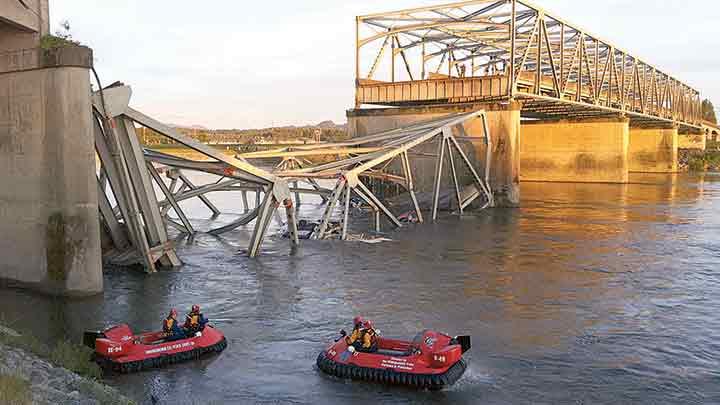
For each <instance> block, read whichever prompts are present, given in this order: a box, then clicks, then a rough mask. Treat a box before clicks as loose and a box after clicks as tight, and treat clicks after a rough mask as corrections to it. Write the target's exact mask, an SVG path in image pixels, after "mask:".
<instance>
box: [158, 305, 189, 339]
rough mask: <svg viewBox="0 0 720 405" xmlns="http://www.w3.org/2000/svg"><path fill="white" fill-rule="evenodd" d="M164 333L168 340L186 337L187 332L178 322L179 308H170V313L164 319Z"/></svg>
mask: <svg viewBox="0 0 720 405" xmlns="http://www.w3.org/2000/svg"><path fill="white" fill-rule="evenodd" d="M163 334H164V338H165V340H166V341H168V342H172V341H173V340H181V339H185V332H183V330H182V328H180V325H179V324H178V320H177V310H176V309H175V308H173V309H171V310H170V314H169V315H168V317H167V318H165V320H164V321H163Z"/></svg>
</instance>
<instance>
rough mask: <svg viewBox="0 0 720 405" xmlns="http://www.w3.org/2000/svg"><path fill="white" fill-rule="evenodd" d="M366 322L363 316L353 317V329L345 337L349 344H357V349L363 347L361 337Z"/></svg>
mask: <svg viewBox="0 0 720 405" xmlns="http://www.w3.org/2000/svg"><path fill="white" fill-rule="evenodd" d="M364 323H365V320H363V318H362V316H356V317H355V318H353V331H352V333H351V334H350V336H346V337H345V342H346V343H347V344H348V346H356V347H355V348H356V349H359V348H360V347H362V343H361V340H360V337H361V336H362V331H363V324H364Z"/></svg>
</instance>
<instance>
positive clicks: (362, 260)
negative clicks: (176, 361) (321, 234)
mask: <svg viewBox="0 0 720 405" xmlns="http://www.w3.org/2000/svg"><path fill="white" fill-rule="evenodd" d="M211 198H212V199H213V201H215V202H216V203H217V205H218V206H219V207H220V208H221V210H223V211H226V212H238V209H239V208H240V207H239V204H238V198H237V196H234V197H233V196H231V195H227V194H226V195H223V194H216V195H213V196H212V197H211ZM522 199H523V203H522V208H520V209H496V210H489V211H484V212H481V213H478V214H476V215H472V214H468V215H466V216H465V217H463V218H458V217H456V216H451V215H449V214H447V213H446V214H445V215H444V216H443V217H442V218H441V220H440V221H439V222H438V223H435V224H425V225H412V226H409V227H405V228H402V229H400V230H398V231H391V232H389V233H388V235H387V237H388V238H390V239H392V241H390V242H385V243H381V244H375V245H370V244H364V243H360V242H340V241H302V244H301V246H300V248H298V249H296V250H294V251H291V249H290V248H289V246H288V242H287V240H283V239H281V238H278V237H275V236H271V237H270V238H269V240H268V243H266V244H265V245H264V251H263V254H262V256H261V257H260V258H258V259H256V260H250V259H248V258H246V257H245V256H244V254H243V251H244V249H245V248H246V243H247V242H246V241H247V239H248V238H249V232H250V231H248V230H238V231H235V232H233V233H231V234H228V235H225V236H224V237H223V238H218V237H213V236H209V235H207V234H199V235H198V236H196V237H195V238H194V239H193V240H191V241H188V240H184V241H181V242H180V244H179V246H178V252H179V254H180V256H181V258H182V260H183V261H184V262H185V266H184V267H182V268H181V269H180V270H177V271H166V272H161V273H158V274H156V275H152V276H146V275H143V274H140V273H135V272H128V271H110V272H108V273H107V274H106V276H105V287H106V290H105V293H104V295H102V296H100V297H95V298H90V299H83V300H67V301H66V300H58V299H49V298H45V297H41V296H37V295H34V294H31V293H26V292H21V291H17V290H0V313H1V314H2V318H3V319H2V321H4V322H6V323H9V324H11V325H16V326H17V327H18V328H20V329H26V330H27V329H29V330H32V331H34V332H35V333H36V334H37V335H38V336H39V337H40V338H41V339H43V340H47V341H51V340H55V339H59V338H62V337H65V336H67V337H70V338H72V339H76V340H79V339H80V336H81V333H82V331H83V330H84V329H99V328H102V327H103V326H107V325H111V324H116V323H123V322H126V323H129V324H130V325H131V326H132V328H133V329H134V330H136V331H144V330H151V329H157V328H159V326H160V323H161V320H162V319H163V317H164V316H165V314H166V313H167V311H168V309H169V308H171V307H176V308H179V309H180V310H181V311H185V310H186V309H188V308H189V307H190V306H191V305H192V304H193V303H199V304H201V305H202V307H203V312H204V313H205V314H206V315H207V316H208V317H209V318H211V322H212V323H213V324H215V325H216V326H217V327H218V328H220V329H221V330H222V331H223V332H224V333H225V334H226V336H227V338H228V340H229V347H228V349H227V350H226V351H225V352H223V353H222V354H220V355H219V356H215V357H212V358H208V359H204V360H201V361H198V362H190V363H185V364H180V365H175V366H172V367H168V368H165V369H161V370H155V371H148V372H143V373H140V374H135V375H128V376H110V377H109V378H108V379H107V380H106V382H107V383H108V384H110V385H112V386H115V387H117V388H118V389H120V390H121V391H122V392H123V393H124V394H127V395H128V396H130V397H132V398H134V399H137V400H138V401H139V402H140V403H143V404H145V403H148V404H149V403H152V402H153V400H155V401H157V403H160V404H186V403H187V404H195V403H197V404H209V403H217V404H222V403H228V404H232V403H238V404H243V403H248V404H252V403H260V404H274V403H279V404H286V403H291V404H338V403H344V404H366V403H375V404H410V403H412V404H416V403H419V404H618V403H647V404H662V403H673V404H712V403H716V404H717V403H720V266H719V264H720V175H714V174H708V175H705V176H698V177H696V176H689V175H679V176H665V175H634V176H631V184H627V185H609V184H547V183H525V184H523V185H522ZM187 207H188V208H187V211H188V213H189V216H190V217H191V220H192V221H193V222H194V223H196V224H198V228H200V229H209V228H210V227H212V226H213V225H216V224H218V223H223V222H229V221H231V220H232V219H234V218H236V217H237V215H234V214H223V215H222V216H221V217H220V218H218V219H217V220H215V221H210V220H208V219H207V217H208V215H209V214H208V211H207V210H206V209H205V208H204V207H203V206H202V205H200V204H199V203H197V202H189V203H188V205H187ZM321 209H322V208H321V207H320V206H319V205H318V204H316V203H314V202H312V201H308V202H307V203H306V204H305V205H303V207H302V210H303V212H308V213H309V212H319V210H321ZM355 314H363V315H364V316H365V317H367V318H371V319H373V320H374V321H375V324H376V326H377V327H378V328H379V329H380V330H381V331H382V333H383V335H385V336H392V337H401V338H411V337H412V336H413V335H415V333H416V332H418V331H419V330H421V329H424V328H432V329H437V330H441V331H446V332H448V333H449V334H469V335H472V343H473V347H472V349H471V350H470V352H469V353H467V355H466V356H467V359H468V364H469V367H468V371H467V372H466V374H465V376H464V377H463V378H462V379H461V380H460V381H459V382H458V383H457V384H456V385H455V386H453V387H451V388H449V389H447V390H444V391H441V392H426V391H422V392H417V391H414V390H410V389H405V388H393V387H386V386H381V385H374V384H367V383H359V382H347V381H340V380H337V379H334V378H330V377H327V376H325V375H323V374H322V373H321V372H319V371H318V370H317V368H316V366H315V359H316V357H317V354H318V353H319V352H320V351H321V350H322V349H323V348H324V347H326V345H327V344H328V343H329V342H331V341H332V339H334V338H335V337H336V336H337V332H338V330H339V329H341V328H346V329H347V328H350V323H351V319H352V317H353V315H355Z"/></svg>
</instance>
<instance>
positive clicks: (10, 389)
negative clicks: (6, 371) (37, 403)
mask: <svg viewBox="0 0 720 405" xmlns="http://www.w3.org/2000/svg"><path fill="white" fill-rule="evenodd" d="M0 404H7V405H31V404H32V392H30V382H29V381H28V380H26V379H24V378H22V377H18V376H15V375H3V374H0Z"/></svg>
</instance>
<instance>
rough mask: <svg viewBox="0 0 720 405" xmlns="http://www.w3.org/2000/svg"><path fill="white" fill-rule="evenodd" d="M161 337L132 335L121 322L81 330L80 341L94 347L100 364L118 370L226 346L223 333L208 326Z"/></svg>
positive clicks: (177, 359) (159, 334)
mask: <svg viewBox="0 0 720 405" xmlns="http://www.w3.org/2000/svg"><path fill="white" fill-rule="evenodd" d="M163 336H164V335H163V332H150V333H144V334H141V335H133V333H132V330H130V327H129V326H128V325H124V324H123V325H118V326H114V327H112V328H110V329H107V330H105V331H104V332H85V336H84V343H85V344H86V345H87V346H89V347H91V348H93V349H95V358H96V360H97V361H98V363H99V364H100V365H102V366H105V367H108V368H110V369H112V370H114V371H119V372H121V373H132V372H137V371H141V370H146V369H150V368H156V367H163V366H165V365H168V364H174V363H180V362H183V361H188V360H195V359H198V358H199V357H200V356H203V355H206V354H210V353H220V352H222V351H223V350H225V348H226V347H227V340H226V339H225V336H224V335H223V334H222V333H221V332H220V331H218V330H217V329H215V328H213V327H212V326H209V325H208V326H205V328H204V329H203V330H202V331H201V332H197V333H195V334H194V335H193V336H190V337H188V338H187V339H182V340H175V341H171V342H167V341H165V340H164V339H163Z"/></svg>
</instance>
